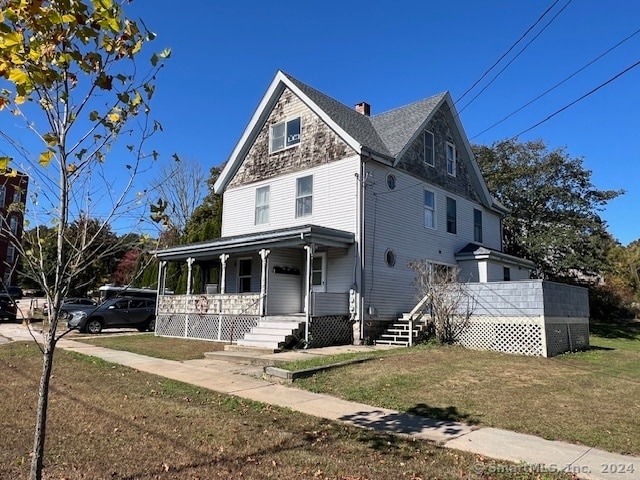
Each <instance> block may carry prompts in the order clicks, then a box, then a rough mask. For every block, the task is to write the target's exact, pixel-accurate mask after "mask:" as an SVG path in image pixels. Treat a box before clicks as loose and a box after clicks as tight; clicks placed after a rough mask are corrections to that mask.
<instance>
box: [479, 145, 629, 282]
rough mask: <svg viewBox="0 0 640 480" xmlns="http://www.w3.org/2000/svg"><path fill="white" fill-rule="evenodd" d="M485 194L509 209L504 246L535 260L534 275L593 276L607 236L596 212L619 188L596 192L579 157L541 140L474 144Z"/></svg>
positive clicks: (603, 254) (601, 264) (603, 263)
mask: <svg viewBox="0 0 640 480" xmlns="http://www.w3.org/2000/svg"><path fill="white" fill-rule="evenodd" d="M473 150H474V153H475V156H476V158H477V160H478V164H479V165H480V169H481V171H482V173H483V175H484V178H485V179H486V181H487V186H488V188H489V190H490V191H491V193H492V194H493V195H494V196H495V197H496V198H497V199H498V200H499V201H500V202H501V203H502V204H503V205H505V206H506V207H507V208H508V209H509V210H510V213H509V214H508V215H507V216H506V217H505V219H504V250H505V252H506V253H509V254H511V255H516V256H519V257H523V258H527V259H529V260H532V261H533V262H535V263H536V265H537V269H538V272H537V273H538V276H540V277H543V278H551V279H561V278H565V279H569V278H581V279H584V278H593V277H596V276H598V275H600V274H601V272H603V271H604V270H605V268H606V260H605V259H606V252H607V251H608V249H609V248H611V246H612V245H613V239H612V238H611V236H610V235H609V233H608V232H607V230H606V225H605V222H604V221H603V220H602V219H601V218H600V215H599V212H600V211H601V210H602V208H603V207H604V206H605V205H606V204H607V202H609V201H610V200H612V199H614V198H616V197H617V196H618V195H620V194H622V193H623V191H621V190H599V189H597V188H596V187H595V186H594V185H593V183H592V182H591V172H590V171H589V170H587V169H585V168H584V166H583V164H582V159H581V158H571V157H570V156H569V155H568V154H567V153H566V152H565V151H564V149H562V148H559V149H556V150H549V149H548V148H547V146H546V145H545V143H544V142H543V141H534V142H525V143H519V142H517V141H514V140H508V141H503V142H497V143H495V144H493V145H492V146H490V147H488V146H474V147H473Z"/></svg>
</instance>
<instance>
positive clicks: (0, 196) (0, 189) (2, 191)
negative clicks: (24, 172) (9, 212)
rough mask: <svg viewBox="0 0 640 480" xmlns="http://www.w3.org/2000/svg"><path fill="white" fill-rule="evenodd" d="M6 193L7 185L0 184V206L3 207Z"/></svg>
mask: <svg viewBox="0 0 640 480" xmlns="http://www.w3.org/2000/svg"><path fill="white" fill-rule="evenodd" d="M6 194H7V187H5V186H4V185H0V208H3V207H4V200H5V197H6Z"/></svg>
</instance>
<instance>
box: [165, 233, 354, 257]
mask: <svg viewBox="0 0 640 480" xmlns="http://www.w3.org/2000/svg"><path fill="white" fill-rule="evenodd" d="M354 242H355V235H354V234H353V233H352V232H346V231H344V230H336V229H333V228H326V227H320V226H318V225H304V226H301V227H294V228H285V229H280V230H270V231H267V232H260V233H252V234H247V235H237V236H234V237H222V238H218V239H216V240H211V241H207V242H199V243H192V244H190V245H180V246H177V247H171V248H166V249H162V250H157V251H156V252H155V254H156V256H157V257H158V258H159V259H160V260H169V261H177V260H186V259H187V258H190V257H191V258H195V259H196V260H210V259H214V258H217V257H218V256H219V255H221V254H223V253H227V254H230V253H245V252H252V251H256V250H259V249H262V248H276V247H302V246H304V245H310V244H312V243H313V244H316V245H319V246H324V247H336V248H348V247H349V245H351V244H353V243H354Z"/></svg>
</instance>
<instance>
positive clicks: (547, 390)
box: [295, 323, 640, 455]
mask: <svg viewBox="0 0 640 480" xmlns="http://www.w3.org/2000/svg"><path fill="white" fill-rule="evenodd" d="M592 331H593V335H592V337H591V344H592V348H591V349H590V350H589V351H587V352H580V353H572V354H566V355H561V356H558V357H555V358H550V359H546V358H536V357H524V356H516V355H507V354H501V353H496V352H481V351H473V350H467V349H464V348H462V347H450V346H443V347H436V348H426V349H425V348H419V349H416V350H415V352H414V353H412V354H410V355H390V356H385V357H381V358H379V359H376V360H371V361H368V362H365V363H361V364H354V365H349V366H345V367H341V368H338V369H335V370H329V371H325V372H323V373H318V374H316V375H314V376H313V377H310V378H307V379H302V380H299V381H296V383H295V385H296V386H298V387H299V388H306V389H309V390H312V391H316V392H323V393H329V394H331V395H336V396H339V397H342V398H345V399H348V400H353V401H358V402H362V403H366V404H371V405H376V406H381V407H387V408H393V409H398V410H401V411H406V412H411V413H416V414H420V415H426V416H433V417H437V418H443V419H453V420H460V421H465V422H469V423H472V424H478V425H485V426H494V427H499V428H505V429H509V430H514V431H518V432H523V433H530V434H534V435H539V436H541V437H544V438H547V439H553V440H566V441H569V442H574V443H580V444H584V445H588V446H593V447H597V448H602V449H604V450H609V451H613V452H619V453H625V454H633V455H640V437H639V436H638V434H637V432H639V431H640V402H639V401H638V399H639V398H640V324H638V323H636V324H626V325H625V324H616V325H594V328H593V329H592Z"/></svg>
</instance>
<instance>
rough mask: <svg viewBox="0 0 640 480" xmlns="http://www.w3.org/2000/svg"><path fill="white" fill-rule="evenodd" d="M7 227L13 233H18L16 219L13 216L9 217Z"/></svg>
mask: <svg viewBox="0 0 640 480" xmlns="http://www.w3.org/2000/svg"><path fill="white" fill-rule="evenodd" d="M9 229H10V230H11V233H13V234H14V235H17V234H18V219H17V218H16V217H15V216H12V217H11V218H10V219H9Z"/></svg>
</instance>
